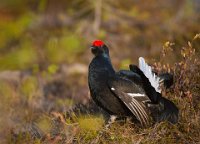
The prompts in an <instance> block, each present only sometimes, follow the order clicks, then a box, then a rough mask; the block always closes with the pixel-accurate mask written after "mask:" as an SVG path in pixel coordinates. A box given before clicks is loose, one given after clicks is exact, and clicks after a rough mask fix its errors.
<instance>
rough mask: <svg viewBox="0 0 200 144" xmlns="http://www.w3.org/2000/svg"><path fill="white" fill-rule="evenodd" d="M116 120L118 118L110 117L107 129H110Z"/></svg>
mask: <svg viewBox="0 0 200 144" xmlns="http://www.w3.org/2000/svg"><path fill="white" fill-rule="evenodd" d="M116 118H117V116H115V115H110V118H109V120H108V121H107V124H106V125H105V128H106V129H108V128H109V127H110V125H111V124H112V123H114V122H115V120H116Z"/></svg>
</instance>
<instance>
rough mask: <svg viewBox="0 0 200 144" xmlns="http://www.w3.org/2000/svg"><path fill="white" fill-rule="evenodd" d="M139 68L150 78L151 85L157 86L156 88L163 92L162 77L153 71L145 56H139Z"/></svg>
mask: <svg viewBox="0 0 200 144" xmlns="http://www.w3.org/2000/svg"><path fill="white" fill-rule="evenodd" d="M139 68H140V70H141V71H142V72H143V73H144V75H145V76H146V77H147V78H148V79H149V82H150V83H151V85H152V86H153V87H154V88H155V90H156V91H157V92H159V93H161V89H160V85H159V84H160V83H159V82H160V78H159V77H158V76H156V75H155V73H153V72H152V68H151V67H150V66H149V65H148V64H147V63H146V62H145V60H144V58H143V57H140V58H139Z"/></svg>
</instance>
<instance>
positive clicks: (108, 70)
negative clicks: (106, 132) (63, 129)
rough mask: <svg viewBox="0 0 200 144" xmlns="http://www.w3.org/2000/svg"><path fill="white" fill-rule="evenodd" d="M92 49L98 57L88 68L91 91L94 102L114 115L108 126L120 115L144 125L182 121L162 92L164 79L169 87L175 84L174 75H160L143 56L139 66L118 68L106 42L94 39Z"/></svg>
mask: <svg viewBox="0 0 200 144" xmlns="http://www.w3.org/2000/svg"><path fill="white" fill-rule="evenodd" d="M90 49H91V52H92V54H93V55H94V57H93V59H92V61H91V62H90V64H89V68H88V85H89V90H90V94H91V97H92V99H93V101H94V102H95V103H96V104H97V105H98V106H99V107H100V108H102V109H103V110H104V111H106V112H107V113H108V114H109V115H110V120H109V122H108V125H109V124H110V123H113V121H114V120H115V119H116V118H118V117H131V118H133V119H135V120H136V121H138V122H139V123H140V124H141V125H142V126H148V125H150V123H151V121H152V120H153V121H154V122H161V121H168V122H170V123H172V124H175V123H177V122H178V113H179V110H178V108H177V106H176V105H175V104H174V103H173V102H172V101H170V100H168V99H166V98H165V97H163V96H162V94H161V88H160V83H161V82H163V83H164V86H166V88H168V87H169V86H170V85H171V84H172V83H171V81H173V80H171V79H172V77H171V75H170V74H168V73H165V74H163V75H161V76H160V77H159V76H158V75H156V73H155V72H153V71H152V68H151V66H149V65H148V64H147V63H146V62H145V60H144V58H143V57H140V58H139V67H138V66H136V65H133V64H130V65H129V69H130V70H119V71H116V70H115V69H114V68H113V65H112V62H111V58H110V55H109V48H108V47H107V46H106V44H105V43H104V42H103V41H101V40H95V41H93V43H92V45H91V47H90Z"/></svg>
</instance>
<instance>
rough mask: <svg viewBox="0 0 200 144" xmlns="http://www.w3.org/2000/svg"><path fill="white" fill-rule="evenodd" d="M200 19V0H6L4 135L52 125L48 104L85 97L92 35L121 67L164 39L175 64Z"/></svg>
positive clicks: (1, 73)
mask: <svg viewBox="0 0 200 144" xmlns="http://www.w3.org/2000/svg"><path fill="white" fill-rule="evenodd" d="M199 24H200V0H168V1H158V0H149V1H146V0H123V1H121V0H96V1H93V0H73V1H72V0H59V1H58V0H37V1H36V0H28V1H27V0H1V2H0V99H1V100H0V127H1V129H0V139H3V138H5V137H6V138H8V134H10V131H12V133H14V134H16V133H18V131H21V130H22V128H23V130H27V129H29V124H30V123H33V122H34V123H36V124H37V125H38V127H40V126H41V127H40V129H44V131H48V129H46V127H44V126H43V125H44V123H45V124H46V122H47V123H48V118H46V117H45V116H46V115H48V113H49V112H52V111H59V112H64V111H66V110H68V109H69V108H71V107H72V106H73V105H74V104H76V103H84V104H85V103H87V101H88V99H90V96H89V93H88V86H87V70H88V65H89V62H90V61H91V59H92V57H93V56H92V54H91V53H90V50H89V47H90V45H91V43H92V41H93V40H95V39H101V40H103V41H105V43H106V44H107V45H108V46H109V47H110V54H111V58H112V62H113V64H114V67H115V68H116V69H119V68H125V69H127V68H128V64H129V63H137V59H138V57H140V56H143V57H145V58H146V59H147V60H149V61H151V62H155V61H157V60H159V59H160V53H161V51H162V48H163V45H164V44H166V42H172V43H174V45H173V48H174V51H173V53H172V56H171V57H170V58H168V63H169V64H173V63H174V62H175V61H178V60H179V55H178V54H177V53H178V51H179V50H180V48H181V47H180V45H181V46H184V45H187V42H188V41H190V40H192V38H193V37H194V36H195V35H196V34H197V33H199V30H200V26H199ZM197 45H198V46H199V43H197ZM41 117H42V118H41ZM27 125H28V126H27ZM47 127H48V126H47Z"/></svg>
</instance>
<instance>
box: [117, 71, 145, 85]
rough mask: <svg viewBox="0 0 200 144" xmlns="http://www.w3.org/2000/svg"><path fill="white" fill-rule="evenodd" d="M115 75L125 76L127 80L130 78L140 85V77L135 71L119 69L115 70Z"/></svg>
mask: <svg viewBox="0 0 200 144" xmlns="http://www.w3.org/2000/svg"><path fill="white" fill-rule="evenodd" d="M116 75H117V76H119V77H120V78H125V79H128V80H131V81H132V82H134V83H136V84H138V85H142V78H141V76H140V75H139V74H138V73H136V72H133V71H130V70H120V71H118V72H116Z"/></svg>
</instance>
